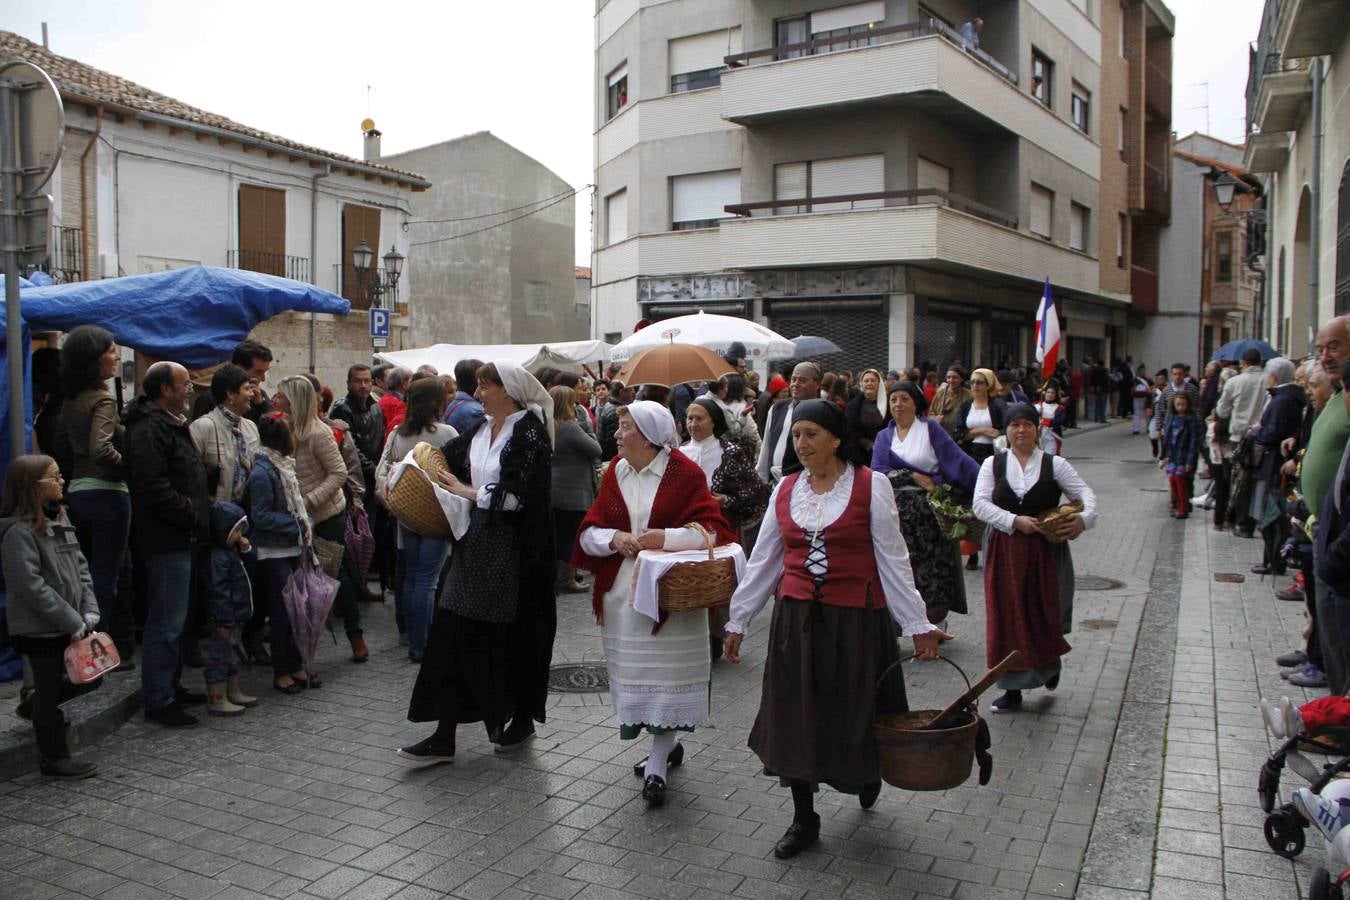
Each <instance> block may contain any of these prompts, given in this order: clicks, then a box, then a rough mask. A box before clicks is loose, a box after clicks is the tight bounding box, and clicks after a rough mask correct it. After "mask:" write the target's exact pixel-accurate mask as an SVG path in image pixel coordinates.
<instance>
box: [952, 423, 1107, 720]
mask: <svg viewBox="0 0 1350 900" xmlns="http://www.w3.org/2000/svg"><path fill="white" fill-rule="evenodd" d="M1005 421H1006V423H1007V425H1006V427H1007V434H1008V450H1007V451H1005V452H1001V453H996V454H994V455H993V456H992V457H990V458H989V459H986V460H985V461H984V463H983V465H982V466H981V467H980V477H979V478H978V479H977V480H976V482H975V501H974V509H975V515H976V516H978V517H979V519H980V521H982V522H984V523H986V524H987V525H990V526H992V527H991V528H989V529H988V530H987V534H988V538H989V543H988V545H987V546H988V550H987V553H986V555H985V568H984V604H985V609H986V611H987V614H986V620H985V631H986V640H985V652H986V653H987V654H988V660H989V665H990V667H991V668H992V667H993V666H994V665H995V664H996V663H998V662H1000V661H1001V660H1002V659H1003V658H1004V657H1005V656H1007V655H1008V654H1009V653H1010V652H1012V651H1013V650H1018V651H1020V652H1021V658H1020V659H1019V660H1018V662H1017V663H1016V665H1015V667H1014V668H1013V669H1012V670H1011V671H1009V672H1008V673H1007V674H1005V675H1004V676H1003V677H1002V678H1000V679H999V682H998V686H999V687H1000V688H1002V689H1003V690H1004V691H1005V693H1004V694H1003V695H1002V696H1000V697H999V698H997V699H996V700H994V702H993V705H992V710H993V712H996V713H1000V712H1007V711H1009V710H1014V709H1017V708H1019V707H1020V706H1021V705H1022V691H1024V690H1028V689H1030V688H1038V687H1042V686H1043V687H1045V688H1046V689H1047V690H1051V691H1053V690H1054V689H1055V688H1056V687H1057V686H1058V685H1059V674H1060V657H1061V656H1063V655H1064V654H1065V653H1068V652H1069V644H1068V642H1067V641H1065V640H1064V635H1066V634H1068V633H1069V628H1070V625H1071V624H1072V621H1073V557H1072V556H1071V555H1070V554H1069V545H1068V543H1067V541H1066V542H1062V543H1052V542H1051V541H1049V540H1047V538H1046V531H1045V528H1044V527H1043V526H1042V525H1041V524H1040V522H1038V521H1037V517H1038V516H1040V515H1041V514H1043V513H1046V512H1050V511H1052V510H1054V509H1056V508H1057V507H1058V506H1059V504H1060V500H1061V497H1062V496H1063V495H1068V497H1069V499H1071V500H1081V501H1082V503H1083V512H1082V513H1081V514H1080V515H1077V516H1074V517H1072V518H1071V519H1070V520H1068V521H1067V522H1066V523H1061V527H1060V528H1059V530H1058V533H1057V534H1056V537H1059V538H1063V539H1067V540H1072V539H1074V538H1076V537H1078V535H1080V534H1082V533H1083V530H1084V529H1086V528H1091V527H1092V525H1093V523H1094V522H1095V521H1096V518H1097V498H1096V495H1094V494H1093V493H1092V488H1090V487H1088V486H1087V485H1086V484H1085V483H1084V482H1083V479H1081V478H1079V477H1078V473H1077V472H1075V471H1074V468H1073V466H1071V465H1069V463H1068V461H1066V460H1065V459H1064V457H1062V456H1052V455H1051V454H1048V453H1046V452H1044V451H1043V450H1041V449H1040V447H1039V446H1038V441H1039V439H1040V423H1041V417H1040V413H1039V412H1038V411H1037V410H1036V409H1035V408H1034V407H1032V406H1030V405H1028V404H1025V403H1018V404H1015V405H1013V406H1010V407H1008V411H1007V414H1006V417H1005Z"/></svg>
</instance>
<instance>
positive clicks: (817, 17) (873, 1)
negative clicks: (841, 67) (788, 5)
mask: <svg viewBox="0 0 1350 900" xmlns="http://www.w3.org/2000/svg"><path fill="white" fill-rule="evenodd" d="M885 18H886V4H885V2H884V0H870V2H868V3H852V4H849V5H848V6H836V7H835V8H834V9H822V10H819V11H817V12H813V13H811V33H812V34H820V33H821V32H824V31H835V30H837V29H839V28H853V27H855V26H858V25H866V24H868V23H869V22H881V21H883V20H885Z"/></svg>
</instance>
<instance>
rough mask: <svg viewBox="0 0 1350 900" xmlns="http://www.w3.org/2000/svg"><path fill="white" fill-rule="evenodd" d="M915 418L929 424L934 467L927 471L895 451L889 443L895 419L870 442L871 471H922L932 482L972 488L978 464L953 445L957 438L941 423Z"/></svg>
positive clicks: (978, 473) (893, 438) (892, 440)
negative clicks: (871, 443) (953, 438)
mask: <svg viewBox="0 0 1350 900" xmlns="http://www.w3.org/2000/svg"><path fill="white" fill-rule="evenodd" d="M918 421H922V422H923V424H924V425H926V426H927V427H928V440H929V442H931V443H932V445H933V453H934V454H935V455H936V456H937V461H938V468H937V471H936V472H926V471H924V470H923V469H920V468H919V467H918V466H915V465H911V464H910V463H909V462H907V461H906V460H904V459H902V458H901V457H899V456H896V455H895V451H894V450H892V449H891V444H892V442H894V441H895V423H894V422H887V423H886V427H885V428H883V429H881V432H880V433H879V434H878V435H877V441H876V443H875V444H873V445H872V471H874V472H880V473H882V474H883V475H884V474H886V473H887V472H890V471H893V470H895V469H909V470H910V471H912V472H923V474H925V475H928V476H929V477H931V478H932V479H933V482H934V483H935V484H939V485H941V484H954V485H957V486H959V487H962V488H964V489H966V490H967V491H971V492H974V490H975V479H976V478H978V477H979V475H980V466H979V464H978V463H976V462H975V460H973V459H971V458H970V457H969V456H967V455H966V453H965V451H963V450H962V449H961V448H960V447H958V446H957V445H956V441H953V440H952V439H951V436H950V435H948V434H947V432H946V431H944V430H943V428H942V423H940V422H938V421H937V420H936V419H929V418H926V417H925V418H921V419H920V420H918ZM916 424H917V421H916ZM911 427H912V426H911Z"/></svg>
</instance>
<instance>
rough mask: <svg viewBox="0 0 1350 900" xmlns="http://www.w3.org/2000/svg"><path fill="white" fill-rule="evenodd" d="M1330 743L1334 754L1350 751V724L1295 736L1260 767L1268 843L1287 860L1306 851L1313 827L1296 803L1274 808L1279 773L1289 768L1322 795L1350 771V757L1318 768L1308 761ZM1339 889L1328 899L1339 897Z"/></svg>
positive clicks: (1260, 793) (1258, 784) (1258, 789)
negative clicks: (1309, 754)
mask: <svg viewBox="0 0 1350 900" xmlns="http://www.w3.org/2000/svg"><path fill="white" fill-rule="evenodd" d="M1328 744H1331V745H1333V746H1334V747H1335V748H1337V749H1336V750H1334V751H1333V752H1334V753H1342V752H1345V748H1350V725H1329V726H1326V727H1323V728H1317V729H1314V730H1313V731H1312V733H1310V734H1295V735H1293V736H1291V737H1289V738H1288V739H1287V740H1285V742H1284V743H1283V744H1281V745H1280V746H1279V747H1278V748H1277V749H1276V750H1275V751H1274V752H1273V753H1271V754H1270V757H1269V758H1268V759H1267V760H1266V761H1265V763H1264V764H1263V765H1262V766H1261V775H1260V777H1259V778H1258V779H1257V782H1256V793H1257V796H1258V797H1259V798H1260V801H1261V809H1262V810H1263V811H1264V812H1265V813H1266V822H1265V829H1264V830H1265V835H1266V843H1267V844H1269V845H1270V849H1272V850H1274V851H1275V852H1276V853H1278V854H1279V855H1280V856H1283V857H1284V858H1285V859H1293V858H1294V857H1296V856H1298V855H1299V854H1300V853H1302V852H1303V848H1304V846H1305V844H1306V842H1307V837H1306V835H1305V833H1304V832H1305V831H1306V829H1307V828H1308V826H1309V825H1310V824H1311V823H1309V822H1308V820H1307V819H1305V818H1304V817H1303V814H1302V813H1300V812H1299V810H1298V808H1297V807H1296V806H1295V805H1294V804H1293V802H1292V801H1291V802H1289V803H1285V804H1283V805H1282V806H1280V807H1279V808H1278V809H1277V808H1276V806H1275V803H1276V801H1277V800H1278V798H1279V796H1280V774H1281V773H1282V772H1283V771H1284V768H1285V766H1286V765H1287V766H1288V767H1289V768H1290V769H1292V770H1293V771H1295V772H1297V773H1298V774H1299V775H1300V776H1301V777H1303V778H1304V779H1306V780H1307V781H1308V782H1309V787H1310V788H1311V790H1312V791H1313V792H1314V793H1317V794H1321V793H1322V792H1323V790H1324V789H1325V788H1326V787H1327V785H1328V784H1330V783H1331V782H1332V781H1333V780H1334V779H1336V778H1337V776H1339V775H1342V774H1345V773H1347V772H1350V756H1341V757H1340V758H1338V759H1336V760H1335V761H1334V762H1327V763H1323V764H1322V765H1320V766H1319V765H1318V764H1317V763H1315V762H1313V761H1312V760H1311V759H1309V758H1308V756H1307V755H1306V754H1307V753H1308V752H1315V753H1319V754H1321V753H1326V752H1327V745H1328ZM1339 894H1340V889H1339V888H1337V889H1336V893H1335V894H1333V895H1329V896H1339Z"/></svg>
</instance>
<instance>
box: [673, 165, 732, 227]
mask: <svg viewBox="0 0 1350 900" xmlns="http://www.w3.org/2000/svg"><path fill="white" fill-rule="evenodd" d="M670 181H671V185H670V187H671V215H670V218H671V221H672V222H702V221H706V220H708V219H724V218H726V217H727V215H728V213H727V211H726V209H724V207H726V206H727V205H728V204H731V203H740V202H741V173H740V171H739V170H736V169H732V170H730V171H726V172H700V173H699V174H697V175H677V176H676V177H674V178H672V179H671V180H670Z"/></svg>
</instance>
